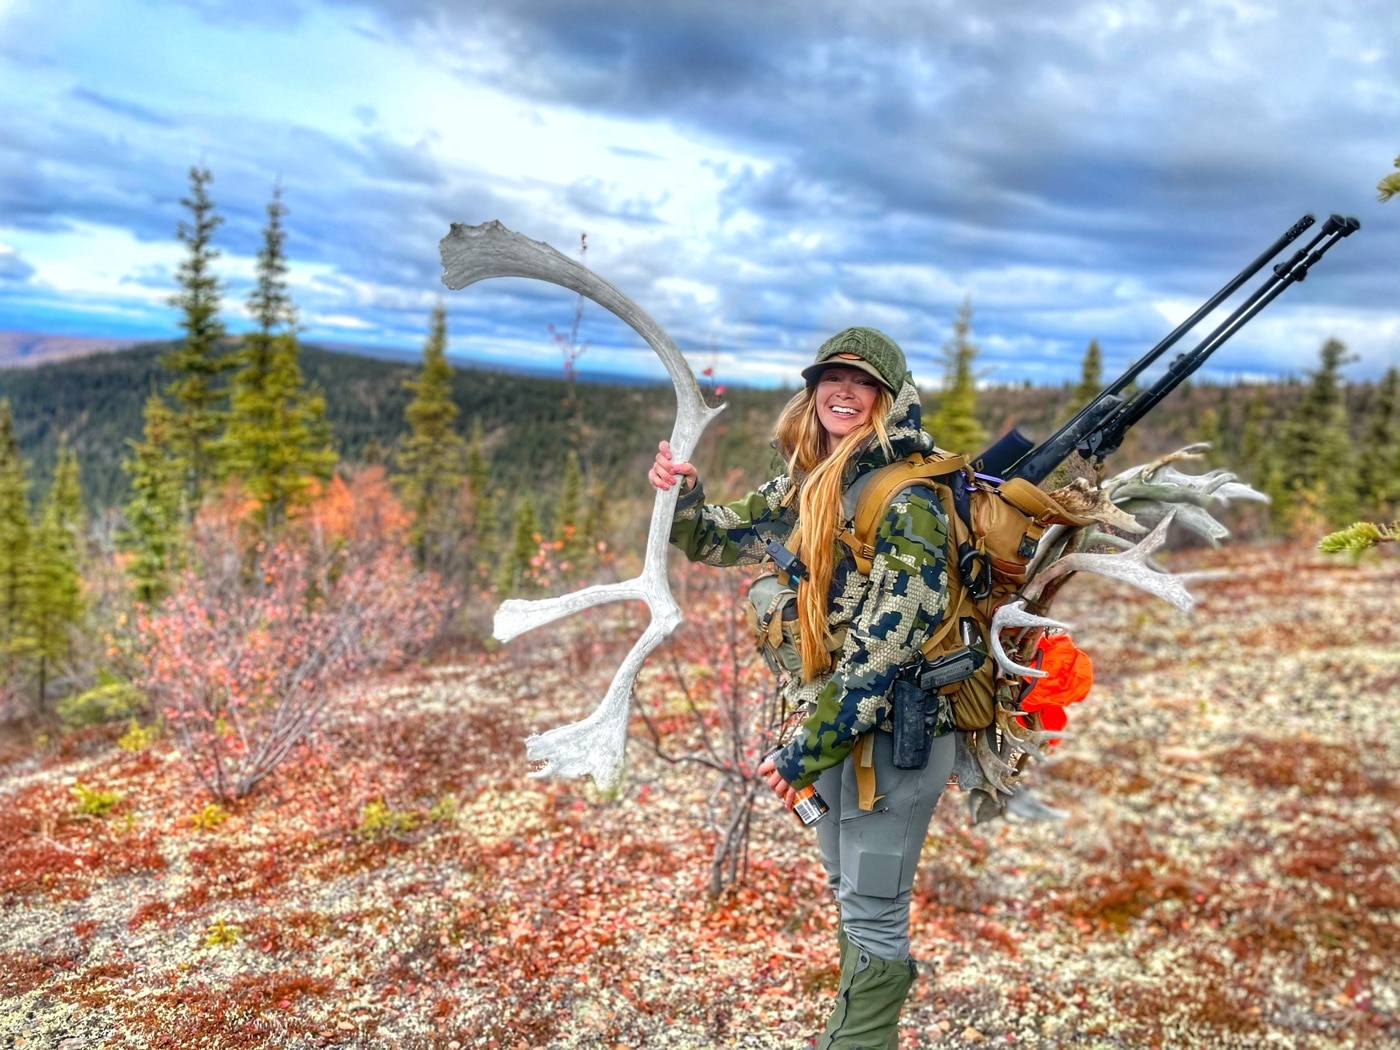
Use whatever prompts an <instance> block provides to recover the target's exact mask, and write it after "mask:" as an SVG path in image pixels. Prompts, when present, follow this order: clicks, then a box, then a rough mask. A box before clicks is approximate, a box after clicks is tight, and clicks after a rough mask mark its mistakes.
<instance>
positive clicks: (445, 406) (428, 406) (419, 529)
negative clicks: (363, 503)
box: [398, 300, 466, 572]
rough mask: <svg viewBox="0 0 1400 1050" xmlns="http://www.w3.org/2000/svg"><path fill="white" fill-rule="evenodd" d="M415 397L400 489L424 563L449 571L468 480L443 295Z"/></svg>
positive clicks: (412, 382) (412, 386)
mask: <svg viewBox="0 0 1400 1050" xmlns="http://www.w3.org/2000/svg"><path fill="white" fill-rule="evenodd" d="M404 386H405V387H407V388H408V389H409V390H410V391H412V393H413V399H412V400H411V401H409V403H408V406H407V407H406V408H405V409H404V419H405V420H406V421H407V423H408V428H409V430H408V434H407V436H406V437H405V438H404V439H403V443H402V445H401V450H400V452H399V456H398V460H399V466H400V468H401V470H402V472H403V473H402V474H401V476H400V477H399V490H400V492H401V493H402V495H403V498H404V502H405V504H406V505H407V506H408V507H409V509H410V510H412V511H413V545H414V549H415V551H416V552H417V556H418V564H419V566H420V567H423V568H428V569H434V570H437V571H439V572H446V571H448V570H449V568H450V566H451V564H452V562H453V561H454V554H455V552H456V550H457V548H458V546H459V544H460V542H461V518H460V515H459V514H458V501H459V497H460V493H461V491H462V483H463V481H464V480H465V479H466V474H465V472H464V470H463V458H464V456H465V454H466V442H464V441H463V440H462V437H461V435H460V434H458V433H457V431H456V429H455V422H456V419H457V412H458V409H457V405H456V402H454V401H453V400H452V366H451V365H450V364H449V363H448V361H447V311H446V309H445V308H444V307H443V304H442V301H441V300H439V301H438V303H437V305H436V306H435V307H434V308H433V313H432V317H431V318H430V319H429V323H428V338H427V340H426V341H425V342H424V344H423V367H422V369H420V370H419V372H418V375H417V376H416V377H415V378H413V379H409V380H407V381H405V383H404Z"/></svg>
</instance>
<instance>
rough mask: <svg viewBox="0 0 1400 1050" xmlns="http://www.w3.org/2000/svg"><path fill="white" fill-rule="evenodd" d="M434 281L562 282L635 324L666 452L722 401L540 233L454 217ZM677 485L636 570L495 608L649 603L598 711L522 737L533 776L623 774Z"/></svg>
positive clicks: (640, 315) (665, 593)
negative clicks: (662, 386) (668, 407)
mask: <svg viewBox="0 0 1400 1050" xmlns="http://www.w3.org/2000/svg"><path fill="white" fill-rule="evenodd" d="M438 247H439V251H440V254H441V256H442V264H443V274H442V280H443V283H444V284H446V285H447V287H449V288H451V289H454V290H456V289H460V288H465V287H467V286H468V285H471V284H475V283H476V282H477V281H482V280H486V279H488V278H491V277H530V278H533V279H535V280H539V281H547V282H549V283H550V284H557V285H560V286H561V287H564V288H569V289H571V290H573V291H575V292H577V293H579V294H580V295H583V296H587V297H588V298H589V299H592V300H593V301H594V302H595V303H597V304H598V305H599V306H602V307H603V308H605V309H607V310H609V311H611V312H612V313H614V314H616V315H617V316H618V317H619V318H621V319H622V320H623V321H625V322H627V324H628V325H630V326H631V327H632V329H633V330H634V331H636V332H637V334H638V335H640V336H641V337H642V338H643V339H645V340H646V342H647V345H648V346H650V347H651V348H652V350H654V351H655V352H656V355H657V356H658V357H659V358H661V363H662V364H663V365H665V366H666V371H667V373H668V374H669V375H670V377H671V385H672V386H674V387H675V390H676V422H675V426H674V428H673V429H672V431H671V442H670V443H671V454H672V456H673V458H675V459H676V460H678V461H679V460H686V459H689V458H690V454H691V453H692V452H693V451H694V449H695V445H696V443H697V442H698V441H699V439H700V434H701V432H703V431H704V429H705V427H706V426H707V425H708V424H709V422H710V420H711V419H713V418H714V417H715V416H716V415H717V414H718V413H719V412H720V411H721V410H722V409H723V407H724V406H723V405H720V406H719V407H716V408H710V407H709V406H707V405H706V404H705V397H704V394H703V393H702V392H701V390H700V384H699V383H698V382H696V380H695V375H694V373H693V372H691V370H690V366H689V365H688V364H686V361H685V358H684V357H683V356H682V355H681V352H680V350H678V349H677V348H676V344H675V343H673V342H672V341H671V338H670V336H668V335H667V334H666V333H665V331H663V330H662V328H661V326H660V325H658V324H657V323H656V322H655V321H654V320H652V319H651V317H649V316H648V315H647V313H646V312H645V311H644V310H643V309H642V308H641V307H639V306H638V305H637V304H636V303H635V302H633V301H632V300H631V299H630V298H628V297H627V296H626V295H624V294H623V293H622V292H620V291H618V289H617V288H615V287H614V286H613V285H612V284H610V283H609V282H607V281H605V280H604V279H603V278H601V277H599V276H598V275H597V274H595V273H594V272H593V271H592V270H590V269H588V268H587V267H586V266H583V265H582V264H580V263H578V262H576V261H575V260H573V259H570V258H568V257H567V256H565V255H563V254H561V253H560V252H558V251H557V250H555V249H554V248H552V247H551V246H550V245H548V244H545V243H543V242H542V241H534V240H531V239H530V238H528V237H525V236H522V235H521V234H518V233H515V232H514V231H512V230H509V229H507V228H506V227H505V226H503V225H501V224H500V223H499V222H495V221H492V222H488V223H484V224H483V225H480V226H467V225H464V224H462V223H453V224H452V228H451V230H450V232H449V233H448V235H447V236H446V237H444V238H443V239H442V241H441V243H440V244H439V246H438ZM679 495H680V489H679V486H672V488H671V489H669V490H668V491H666V492H660V491H658V492H657V494H656V498H655V501H654V502H653V504H652V512H651V526H650V529H649V531H648V533H647V546H646V558H645V561H644V563H643V566H642V572H641V575H640V576H638V577H636V578H635V579H632V580H626V581H623V582H620V583H613V584H606V585H602V586H597V587H587V588H583V589H582V590H578V591H574V592H573V593H571V594H566V595H562V596H560V597H557V598H545V599H540V600H538V601H521V600H511V601H506V602H503V603H502V604H501V606H500V608H499V610H498V611H497V613H496V620H495V625H494V629H495V633H496V637H497V638H499V639H501V640H502V641H506V640H508V639H510V638H513V637H515V636H516V635H518V634H521V633H523V632H524V631H528V630H530V629H532V628H534V627H539V626H542V625H544V624H546V623H550V622H551V621H553V620H557V619H559V618H560V617H563V616H568V615H571V614H573V613H576V612H580V611H582V610H583V609H587V608H591V607H592V606H594V605H600V604H602V603H604V602H609V601H622V600H628V599H637V598H640V599H642V600H644V601H645V602H646V603H647V607H648V608H649V609H650V610H651V623H650V625H649V626H648V627H647V629H646V631H644V632H643V633H642V636H641V637H640V638H639V639H637V642H636V643H635V644H634V645H633V647H632V650H631V651H630V652H629V653H628V654H627V657H626V658H625V659H624V660H623V662H622V664H621V665H620V666H619V667H618V669H617V672H616V674H615V675H614V676H613V680H612V684H611V685H610V686H609V687H608V692H607V694H606V695H605V696H604V697H603V700H602V702H601V703H600V704H599V705H598V707H597V709H596V710H594V712H593V713H592V714H591V715H589V716H588V717H587V718H585V719H583V720H582V721H579V722H575V723H572V724H570V725H565V726H560V727H558V728H556V729H551V730H549V731H548V732H545V733H541V734H538V735H536V736H532V737H530V738H529V739H528V740H526V742H525V748H526V753H527V754H528V755H529V757H530V758H531V759H533V760H535V761H539V762H542V763H543V766H541V768H539V769H538V770H536V771H535V774H534V775H535V776H546V775H550V774H554V775H558V776H583V775H591V776H592V777H593V778H594V779H595V780H596V781H598V782H599V784H600V785H602V786H603V787H605V788H611V787H614V786H616V784H617V782H618V780H619V779H620V778H621V775H622V759H623V752H624V749H625V747H626V743H627V710H628V705H629V703H630V699H631V695H632V686H633V683H634V682H635V681H636V677H637V672H638V671H640V670H641V667H642V664H643V663H644V662H645V661H646V658H647V656H649V655H650V654H651V652H652V650H653V649H655V648H656V647H657V646H658V645H660V644H661V642H662V640H663V639H664V638H665V637H666V636H667V635H669V634H670V633H671V632H672V631H673V630H675V628H676V625H677V624H679V623H680V620H681V615H680V609H679V608H678V607H677V605H676V602H675V599H674V598H673V597H672V596H671V588H670V583H669V581H668V580H667V578H666V548H667V543H668V540H669V536H670V531H671V519H672V517H673V515H674V512H675V506H676V499H677V497H678V496H679Z"/></svg>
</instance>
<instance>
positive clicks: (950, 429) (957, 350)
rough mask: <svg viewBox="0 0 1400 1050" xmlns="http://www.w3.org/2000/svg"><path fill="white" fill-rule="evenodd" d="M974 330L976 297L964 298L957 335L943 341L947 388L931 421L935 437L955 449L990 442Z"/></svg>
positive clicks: (972, 449) (976, 448) (970, 450)
mask: <svg viewBox="0 0 1400 1050" xmlns="http://www.w3.org/2000/svg"><path fill="white" fill-rule="evenodd" d="M971 330H972V298H971V297H970V296H969V297H968V298H966V299H964V300H963V304H962V306H961V307H960V308H959V310H958V316H957V319H956V320H955V321H954V322H953V338H952V339H951V340H950V341H949V342H947V343H944V344H943V351H942V353H941V355H940V356H939V361H940V363H941V364H942V365H943V391H942V394H941V395H940V397H939V400H938V411H937V412H935V413H934V415H933V419H932V420H931V421H930V427H931V429H932V431H933V439H934V440H935V441H936V442H938V444H939V446H940V447H941V448H946V449H948V450H949V451H951V452H965V453H976V452H980V451H981V450H982V447H983V445H985V444H986V441H987V432H986V431H985V430H984V429H983V428H982V425H981V424H980V423H978V422H977V415H976V410H977V376H976V373H975V372H974V371H973V362H974V361H975V360H976V359H977V347H976V345H974V344H973V342H972V341H971V340H970V339H969V338H968V336H969V333H970V332H971Z"/></svg>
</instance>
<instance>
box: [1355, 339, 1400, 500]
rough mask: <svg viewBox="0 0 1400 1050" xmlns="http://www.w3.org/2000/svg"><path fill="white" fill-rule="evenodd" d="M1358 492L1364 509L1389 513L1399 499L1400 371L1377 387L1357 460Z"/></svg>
mask: <svg viewBox="0 0 1400 1050" xmlns="http://www.w3.org/2000/svg"><path fill="white" fill-rule="evenodd" d="M1356 494H1357V498H1358V500H1359V501H1360V503H1361V507H1362V508H1363V509H1364V511H1365V513H1367V514H1371V515H1375V516H1376V517H1390V516H1391V515H1392V514H1393V513H1394V510H1395V506H1396V503H1397V501H1400V371H1397V369H1395V368H1393V367H1392V368H1390V369H1389V370H1388V371H1387V372H1386V373H1385V375H1384V376H1383V377H1382V378H1381V381H1380V383H1379V384H1378V385H1377V387H1376V397H1375V402H1374V404H1373V405H1372V406H1371V411H1370V413H1369V414H1368V415H1367V418H1366V430H1365V434H1364V436H1363V437H1362V440H1361V454H1360V456H1359V457H1358V459H1357V464H1356Z"/></svg>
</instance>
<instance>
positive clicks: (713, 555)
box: [671, 474, 796, 565]
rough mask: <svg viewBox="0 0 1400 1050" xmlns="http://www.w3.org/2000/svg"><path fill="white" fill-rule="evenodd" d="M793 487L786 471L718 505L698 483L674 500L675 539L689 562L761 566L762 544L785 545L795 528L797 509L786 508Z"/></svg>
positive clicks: (672, 525)
mask: <svg viewBox="0 0 1400 1050" xmlns="http://www.w3.org/2000/svg"><path fill="white" fill-rule="evenodd" d="M791 487H792V482H791V480H790V479H789V478H788V477H787V475H785V474H784V475H782V476H780V477H777V478H774V479H773V480H772V481H770V482H767V483H766V484H765V485H763V486H762V487H761V488H759V489H758V491H757V492H751V493H749V494H748V495H747V496H745V497H744V498H743V499H741V500H736V501H735V502H733V503H729V504H724V505H717V504H713V503H706V502H705V492H704V489H703V487H702V486H700V485H698V484H697V485H696V486H695V487H694V488H692V489H691V490H690V491H688V492H685V493H683V494H682V495H681V497H680V499H679V500H678V501H677V503H676V515H675V518H674V519H673V520H672V523H671V542H672V543H673V544H675V545H676V546H677V547H679V548H680V549H681V550H682V551H683V552H684V553H685V556H686V557H687V558H689V559H690V560H691V561H698V562H704V563H705V564H706V565H757V564H758V563H759V562H761V561H763V559H764V557H765V556H766V554H765V552H764V549H763V545H764V544H765V543H767V542H768V540H770V539H776V540H778V541H779V542H780V543H781V542H782V541H784V540H786V539H787V537H788V534H789V533H790V532H791V531H792V525H793V522H794V521H795V520H796V512H795V511H794V510H792V509H789V508H786V507H784V506H783V497H784V496H785V495H786V494H787V491H788V489H790V488H791Z"/></svg>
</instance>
